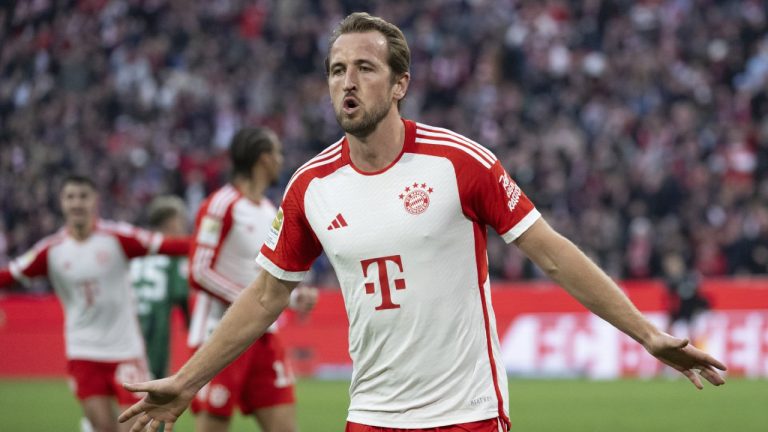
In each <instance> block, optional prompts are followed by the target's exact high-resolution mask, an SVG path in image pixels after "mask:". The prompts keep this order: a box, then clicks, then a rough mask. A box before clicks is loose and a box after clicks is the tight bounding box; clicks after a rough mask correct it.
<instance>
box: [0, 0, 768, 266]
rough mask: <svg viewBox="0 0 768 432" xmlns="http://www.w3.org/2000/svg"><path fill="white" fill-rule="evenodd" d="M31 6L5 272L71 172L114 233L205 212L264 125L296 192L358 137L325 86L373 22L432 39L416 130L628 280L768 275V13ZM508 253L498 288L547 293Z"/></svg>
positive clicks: (15, 110) (2, 121)
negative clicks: (167, 216) (676, 265)
mask: <svg viewBox="0 0 768 432" xmlns="http://www.w3.org/2000/svg"><path fill="white" fill-rule="evenodd" d="M12 3H13V5H12V6H11V7H10V8H9V9H6V10H4V11H2V12H0V26H2V27H0V28H1V29H2V36H1V37H2V39H1V40H0V208H2V221H0V222H1V223H0V227H2V226H3V225H4V229H3V231H2V235H1V236H2V237H4V238H5V240H4V241H5V245H6V246H5V250H0V262H2V261H3V260H4V259H6V258H5V256H13V255H16V254H18V253H19V252H21V251H23V250H26V249H27V248H29V247H30V246H31V244H32V241H33V240H34V239H35V238H37V237H39V236H40V235H43V234H48V233H50V232H52V231H53V229H54V227H55V226H57V224H58V223H59V222H60V216H59V215H58V214H57V213H56V210H55V208H56V207H55V191H54V190H53V189H52V187H51V185H53V184H57V183H58V182H59V181H60V180H61V179H60V176H61V173H62V172H63V171H77V172H89V173H91V174H92V176H93V177H94V178H95V179H96V180H97V182H98V184H99V186H100V187H101V188H102V192H103V194H102V196H103V197H104V199H103V201H104V203H103V204H104V208H103V209H102V212H103V213H104V214H105V216H106V217H110V218H116V219H127V220H134V221H135V220H136V219H137V218H138V217H139V215H140V209H141V208H142V207H144V206H146V204H147V203H148V201H149V200H150V199H151V198H152V197H154V196H156V195H159V194H169V193H171V194H177V195H179V196H184V197H186V199H187V201H188V202H187V205H188V208H189V209H190V211H191V212H194V211H196V210H197V206H198V205H199V200H200V199H201V197H203V196H205V195H206V194H207V193H210V192H211V191H213V190H215V189H216V188H217V187H218V186H220V185H221V184H223V182H224V180H225V176H224V173H225V172H226V170H227V168H228V167H227V164H226V161H225V160H224V159H222V157H221V156H222V152H223V151H224V149H223V148H222V146H223V143H226V142H228V140H229V137H230V136H231V134H232V132H233V131H234V130H236V129H237V128H239V127H241V126H244V125H254V124H261V125H265V126H269V127H271V128H273V129H275V130H276V131H277V132H278V133H279V134H280V135H281V136H282V137H284V138H285V140H284V142H285V149H286V173H285V174H284V177H283V179H282V180H283V184H285V182H286V181H287V179H288V176H289V173H290V172H291V171H292V170H293V169H295V168H296V167H298V166H299V165H300V164H302V163H303V162H304V161H306V160H308V159H309V158H310V157H311V156H312V155H314V154H315V153H317V152H318V151H319V150H321V146H322V145H323V144H322V143H326V142H333V141H335V138H337V137H339V136H341V131H340V130H339V129H338V126H337V125H336V122H335V120H334V117H333V113H332V112H331V110H330V104H328V103H327V98H328V95H327V91H326V87H325V84H324V82H323V80H324V77H323V76H322V75H319V74H317V72H316V71H317V70H321V69H322V68H321V67H320V66H319V65H320V64H321V63H322V61H323V58H324V55H325V52H326V48H327V41H326V40H325V35H326V34H328V31H329V29H330V26H331V25H332V23H334V22H337V21H338V20H339V19H341V18H342V17H343V16H344V15H346V14H347V13H349V12H352V11H353V10H362V9H367V10H368V11H370V12H372V13H374V14H378V15H381V16H382V17H384V18H386V19H388V20H391V21H392V22H393V23H395V24H397V25H398V26H400V27H401V28H403V30H404V31H405V32H406V35H407V37H408V38H409V40H412V41H414V42H413V44H412V45H413V46H412V49H413V53H412V55H413V63H414V65H413V70H414V71H415V74H414V76H413V77H412V82H411V88H410V91H409V94H408V97H407V98H406V100H405V102H404V114H405V115H406V116H408V117H415V118H419V119H421V120H423V121H424V122H427V123H430V122H431V123H439V124H441V125H444V126H446V127H449V128H451V129H454V130H456V131H458V132H460V133H463V134H465V135H467V136H475V137H478V139H480V140H481V141H482V143H483V144H484V145H486V146H488V147H490V148H491V149H492V150H493V151H494V152H495V153H496V154H497V156H498V157H499V158H500V159H501V160H502V161H503V162H504V164H505V166H506V168H507V169H508V170H509V171H510V173H511V174H512V175H513V176H514V177H515V178H516V180H517V181H518V182H519V183H520V184H521V186H522V187H523V188H524V189H525V190H526V193H528V194H529V195H530V196H531V198H532V199H533V200H534V202H536V203H537V204H538V206H539V207H540V210H541V211H542V212H543V213H545V216H546V217H547V218H548V220H550V221H552V222H553V223H554V224H555V225H556V228H557V229H558V230H560V231H561V232H562V233H563V234H565V235H566V236H568V237H569V238H571V239H572V240H574V242H575V243H577V244H578V245H580V246H581V247H582V248H583V249H584V250H585V251H586V252H587V253H588V254H589V255H590V256H592V257H593V258H594V259H595V260H597V261H598V262H599V264H600V265H601V266H602V267H603V268H605V269H606V270H607V271H609V272H610V273H611V275H612V276H614V277H619V278H624V277H627V278H641V277H642V278H644V277H660V276H662V275H663V272H662V269H661V265H660V262H661V261H662V256H663V255H664V254H665V253H666V252H667V251H670V250H685V251H688V253H690V254H691V258H692V260H693V262H694V263H695V266H696V268H697V269H698V270H699V271H701V272H702V274H703V275H705V276H717V275H728V274H755V273H766V271H768V217H767V216H766V210H765V209H766V208H768V36H766V35H767V34H768V3H766V2H761V1H756V0H738V1H737V0H731V1H721V2H711V1H710V2H694V1H693V0H660V1H653V2H635V1H629V0H588V1H578V2H577V1H568V0H548V1H538V0H518V1H509V0H481V1H466V0H429V1H423V2H410V1H405V0H394V1H365V2H363V1H353V0H343V1H333V0H292V1H277V0H256V1H252V0H248V1H246V0H213V1H195V2H180V1H175V0H122V1H117V0H88V1H86V0H79V1H75V0H70V1H66V0H65V1H52V0H37V1H22V2H12ZM272 195H273V198H279V191H274V192H273V194H272ZM490 238H491V239H492V240H491V241H492V242H499V241H500V240H497V239H496V238H495V237H493V236H491V237H490ZM489 247H490V248H491V249H494V248H499V245H496V246H494V245H493V244H491V245H489ZM503 251H505V252H503V253H493V254H491V256H490V257H491V260H492V261H491V262H490V263H489V264H490V266H489V267H490V269H491V271H492V275H493V276H494V277H496V278H511V279H519V278H535V277H538V276H539V273H538V271H537V270H536V269H534V268H532V267H531V266H530V264H528V263H525V262H522V261H521V259H520V257H517V256H515V255H514V252H512V251H511V250H510V249H509V248H504V249H503ZM319 263H321V264H319V267H318V268H317V269H316V271H315V274H316V275H317V278H318V280H320V281H327V280H329V279H332V276H329V274H328V271H329V270H328V268H327V267H323V266H322V263H323V261H322V260H320V261H319Z"/></svg>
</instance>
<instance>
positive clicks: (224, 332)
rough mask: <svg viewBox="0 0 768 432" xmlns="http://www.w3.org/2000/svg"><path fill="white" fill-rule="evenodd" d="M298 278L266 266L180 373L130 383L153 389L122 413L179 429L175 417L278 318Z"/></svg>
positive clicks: (140, 425)
mask: <svg viewBox="0 0 768 432" xmlns="http://www.w3.org/2000/svg"><path fill="white" fill-rule="evenodd" d="M296 285H297V283H296V282H287V281H283V280H280V279H277V278H275V277H274V276H272V275H271V274H269V273H268V272H261V273H260V274H259V276H258V278H257V279H256V280H255V281H254V282H253V283H252V284H251V285H249V286H248V287H247V288H246V289H245V290H244V291H243V292H242V294H241V295H240V296H238V298H237V300H235V302H234V303H233V304H232V305H231V306H230V307H229V309H228V310H227V313H226V314H225V315H224V318H223V319H222V321H221V323H220V324H219V326H218V327H217V328H216V330H215V331H214V332H213V334H212V335H211V337H210V339H209V340H208V341H206V343H205V344H203V346H202V347H201V348H200V349H199V350H198V351H197V352H196V353H195V354H194V355H193V356H192V357H191V358H190V359H189V361H187V363H186V364H185V365H184V366H183V367H182V368H181V370H179V371H178V372H177V373H176V374H175V375H172V376H170V377H168V378H164V379H161V380H155V381H149V382H143V383H136V384H124V387H125V388H126V389H128V390H130V391H133V392H147V395H146V396H145V397H144V398H143V399H142V400H141V401H139V402H137V403H136V404H134V405H133V406H131V407H130V408H128V409H127V410H126V411H125V412H123V413H122V414H121V415H120V418H119V421H120V422H126V421H128V420H129V419H131V418H133V417H135V416H137V415H138V416H139V417H138V420H137V421H136V423H135V424H134V425H133V427H132V428H131V431H133V432H138V431H142V430H145V429H144V428H145V427H147V425H149V430H151V431H157V430H158V428H159V427H160V422H165V424H166V426H165V430H166V431H168V432H171V431H173V423H174V422H175V421H176V419H178V418H179V416H180V415H181V413H182V412H184V410H185V409H186V408H187V406H188V405H189V403H190V402H191V401H192V398H193V397H194V396H195V394H196V393H197V391H198V390H199V389H200V388H201V387H202V386H203V385H204V384H205V383H207V382H208V381H210V380H211V378H213V376H214V375H216V374H217V373H218V372H219V371H221V369H223V368H224V367H225V366H226V365H228V364H229V363H230V362H232V361H233V360H234V359H235V358H236V357H237V356H238V355H239V354H240V353H242V352H243V351H244V350H245V349H246V348H247V347H248V346H249V345H250V344H251V343H252V342H253V341H254V340H255V339H256V338H258V337H260V336H261V335H262V334H264V332H265V331H266V330H267V328H268V327H269V326H270V325H271V324H272V323H273V322H274V321H275V320H276V319H277V317H278V316H279V315H280V313H281V312H282V311H283V310H284V309H285V308H286V307H287V306H288V304H289V302H290V296H291V291H292V290H293V288H294V287H296Z"/></svg>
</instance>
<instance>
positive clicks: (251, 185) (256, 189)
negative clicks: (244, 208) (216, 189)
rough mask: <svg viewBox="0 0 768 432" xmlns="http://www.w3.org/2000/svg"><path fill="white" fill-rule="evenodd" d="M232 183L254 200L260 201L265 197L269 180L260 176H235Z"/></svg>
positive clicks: (245, 195) (244, 194)
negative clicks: (264, 179)
mask: <svg viewBox="0 0 768 432" xmlns="http://www.w3.org/2000/svg"><path fill="white" fill-rule="evenodd" d="M232 185H234V186H235V189H237V190H238V192H240V193H241V194H243V196H244V197H246V198H248V199H249V200H251V201H253V202H260V201H261V200H262V199H263V198H264V191H265V190H267V182H266V181H263V180H262V179H260V178H245V177H235V178H234V179H233V180H232Z"/></svg>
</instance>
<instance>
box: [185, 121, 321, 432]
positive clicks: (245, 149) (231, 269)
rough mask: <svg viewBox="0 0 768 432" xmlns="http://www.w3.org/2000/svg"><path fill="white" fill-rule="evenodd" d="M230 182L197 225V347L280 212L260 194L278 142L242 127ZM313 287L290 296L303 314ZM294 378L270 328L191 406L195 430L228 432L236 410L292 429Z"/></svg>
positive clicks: (275, 169) (273, 173)
mask: <svg viewBox="0 0 768 432" xmlns="http://www.w3.org/2000/svg"><path fill="white" fill-rule="evenodd" d="M229 153H230V159H231V162H232V169H233V177H232V182H231V183H229V184H227V185H225V186H224V187H222V188H221V189H219V190H217V191H216V192H214V193H213V194H211V195H210V196H209V197H208V198H207V199H206V200H205V201H204V202H203V204H202V205H201V207H200V210H199V211H198V214H197V218H196V221H195V234H194V244H193V250H192V254H191V262H190V267H191V276H192V277H191V281H192V284H193V286H194V287H195V288H199V289H200V290H201V291H200V292H199V293H198V295H197V299H196V301H195V307H194V312H193V316H192V324H191V327H190V332H189V342H190V345H191V346H192V347H199V346H200V345H201V344H202V343H203V342H204V341H205V339H206V338H207V337H208V335H209V334H210V333H211V332H212V331H213V329H214V328H215V327H216V326H217V325H218V324H219V321H220V320H221V317H222V316H223V315H224V312H225V311H226V309H227V307H228V306H229V305H230V304H231V303H232V302H233V301H235V299H236V298H237V296H238V295H239V294H240V292H241V291H242V290H243V289H244V288H245V287H246V286H248V284H249V283H250V282H251V281H253V280H254V279H255V278H256V276H257V275H258V274H259V272H260V267H259V266H258V265H257V264H256V262H255V261H254V258H255V257H256V255H258V253H259V248H260V247H261V245H262V244H263V243H264V240H265V239H266V236H267V232H268V230H269V228H270V224H271V223H272V221H273V220H274V219H275V215H276V213H277V209H276V208H275V206H274V205H273V204H272V203H271V202H270V201H269V199H267V198H266V197H265V196H264V192H265V190H266V189H267V188H268V187H269V186H270V185H272V184H274V183H275V182H276V181H277V179H278V176H279V174H280V170H281V168H282V164H283V154H282V146H281V144H280V141H279V140H278V138H277V136H276V135H275V134H274V133H273V132H272V131H270V130H268V129H265V128H245V129H242V130H240V131H239V132H238V133H237V134H236V135H235V136H234V137H233V138H232V142H231V143H230V148H229ZM316 296H317V293H316V291H315V290H314V288H307V287H302V288H300V289H299V290H297V291H295V295H294V299H295V306H296V308H297V309H299V310H300V311H304V312H306V311H308V310H309V309H311V307H312V306H313V305H314V303H315V301H316ZM293 381H294V380H293V376H292V374H291V369H290V367H289V365H288V363H287V361H286V353H285V349H284V348H283V345H282V343H281V341H280V338H279V336H278V335H277V334H276V333H275V328H274V326H272V327H270V328H269V329H268V330H267V331H266V333H265V334H264V335H263V336H262V337H260V338H259V339H258V340H256V342H255V343H253V345H251V346H250V348H248V350H246V351H245V353H243V355H242V356H240V357H239V358H238V359H237V360H235V361H234V362H233V363H232V364H231V365H230V366H229V367H227V368H226V369H224V370H223V371H221V373H219V374H218V375H217V376H216V377H214V378H213V380H212V381H211V382H210V384H208V385H206V386H205V387H203V388H202V390H201V391H200V392H199V393H198V394H197V397H196V398H195V400H194V401H193V403H192V411H193V412H194V413H195V414H196V416H197V417H196V420H195V422H196V424H195V429H196V430H197V431H198V432H214V431H226V430H228V428H229V422H230V418H231V416H232V413H233V410H234V409H235V407H239V408H240V411H241V412H242V413H243V414H245V415H251V414H253V415H254V417H255V418H256V421H257V422H258V423H259V426H260V427H261V430H262V431H264V432H283V431H286V432H290V431H295V430H296V414H295V405H294V389H293V385H294V382H293Z"/></svg>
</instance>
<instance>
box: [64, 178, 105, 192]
mask: <svg viewBox="0 0 768 432" xmlns="http://www.w3.org/2000/svg"><path fill="white" fill-rule="evenodd" d="M69 184H76V185H81V186H88V187H90V188H91V189H93V191H94V192H98V189H97V188H96V182H94V181H93V180H92V179H91V178H90V177H88V176H85V175H83V174H69V175H67V176H66V177H64V180H63V181H62V182H61V189H60V190H64V188H65V187H66V186H67V185H69Z"/></svg>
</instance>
